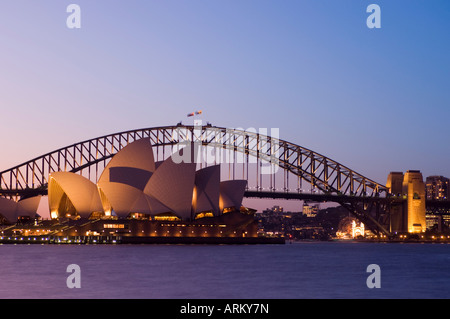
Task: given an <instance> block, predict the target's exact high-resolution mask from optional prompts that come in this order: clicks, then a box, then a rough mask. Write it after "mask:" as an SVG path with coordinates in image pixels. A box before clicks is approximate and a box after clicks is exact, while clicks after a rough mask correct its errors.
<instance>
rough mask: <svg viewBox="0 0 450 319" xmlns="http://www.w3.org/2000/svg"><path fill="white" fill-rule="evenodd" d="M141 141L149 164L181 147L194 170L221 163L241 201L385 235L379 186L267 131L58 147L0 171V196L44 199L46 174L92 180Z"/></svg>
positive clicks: (163, 131) (167, 129) (386, 201)
mask: <svg viewBox="0 0 450 319" xmlns="http://www.w3.org/2000/svg"><path fill="white" fill-rule="evenodd" d="M141 138H150V141H151V143H152V145H153V147H154V151H155V160H162V159H165V158H167V157H168V156H169V155H170V154H172V152H173V150H174V148H177V147H180V145H183V144H187V143H191V144H192V143H197V144H198V145H201V146H202V152H201V154H203V156H202V158H201V160H200V161H199V165H200V166H202V165H205V166H207V165H212V164H217V163H222V167H223V168H224V169H223V170H222V179H227V178H228V179H246V180H247V181H248V186H247V191H246V193H245V196H246V197H255V198H285V199H305V200H316V201H332V202H336V203H339V204H340V205H342V206H343V207H345V208H347V209H348V210H349V211H350V212H351V213H352V214H354V215H355V217H357V218H358V219H359V220H361V221H362V222H363V223H365V224H366V226H367V227H368V228H369V229H371V230H372V231H373V232H374V233H376V234H384V235H387V236H389V235H390V231H389V211H390V205H391V204H392V202H393V199H392V197H391V196H390V194H389V192H388V189H387V188H386V186H384V185H382V184H379V183H377V182H375V181H373V180H371V179H369V178H367V177H365V176H363V175H361V174H359V173H357V172H355V171H353V170H352V169H350V168H348V167H346V166H344V165H342V164H340V163H338V162H336V161H334V160H332V159H330V158H328V157H325V156H323V155H321V154H319V153H317V152H314V151H312V150H310V149H307V148H305V147H302V146H299V145H296V144H293V143H290V142H288V141H284V140H282V139H279V138H278V137H273V136H270V135H268V134H267V133H266V132H257V131H256V130H240V129H230V128H223V127H216V126H212V125H210V124H208V125H204V126H189V125H183V124H181V123H179V124H178V125H176V126H162V127H152V128H145V129H137V130H130V131H124V132H119V133H114V134H109V135H105V136H101V137H97V138H93V139H90V140H86V141H83V142H79V143H76V144H72V145H70V146H67V147H63V148H60V149H58V150H55V151H53V152H50V153H47V154H44V155H42V156H39V157H37V158H34V159H32V160H30V161H28V162H25V163H23V164H20V165H17V166H15V167H13V168H10V169H8V170H5V171H2V172H0V196H4V197H9V198H14V199H16V200H17V199H21V198H26V197H30V196H35V195H46V194H47V184H48V176H49V174H50V173H52V172H57V171H67V172H74V173H79V174H82V175H83V176H85V177H87V178H89V179H91V180H93V181H97V180H98V178H99V174H100V173H101V171H102V170H103V168H104V167H105V166H106V164H107V162H108V160H109V159H111V158H112V157H113V156H114V155H115V154H116V153H117V152H118V151H120V150H121V149H122V148H123V147H125V146H126V145H128V144H129V143H131V142H133V141H136V140H138V139H141ZM224 171H225V172H224ZM304 187H306V189H304ZM308 187H309V189H307V188H308ZM394 201H395V199H394Z"/></svg>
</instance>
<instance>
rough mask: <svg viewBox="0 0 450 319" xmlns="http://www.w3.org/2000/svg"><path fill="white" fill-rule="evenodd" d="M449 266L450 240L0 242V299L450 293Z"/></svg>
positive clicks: (431, 295) (429, 295)
mask: <svg viewBox="0 0 450 319" xmlns="http://www.w3.org/2000/svg"><path fill="white" fill-rule="evenodd" d="M69 264H78V265H79V266H80V268H81V288H80V289H76V288H74V289H69V288H67V286H66V279H67V277H68V276H69V273H67V272H66V268H67V266H68V265H69ZM369 264H378V265H379V266H380V267H381V288H380V289H376V288H374V289H369V288H367V286H366V279H367V276H368V275H369V273H367V272H366V268H367V266H368V265H369ZM449 265H450V245H449V244H378V243H341V242H309V243H294V244H286V245H242V246H241V245H219V246H215V245H1V246H0V270H1V271H0V297H1V298H194V299H195V298H211V299H216V298H252V299H257V298H262V299H267V298H275V299H279V298H280V299H296V298H450V274H449V272H448V270H449Z"/></svg>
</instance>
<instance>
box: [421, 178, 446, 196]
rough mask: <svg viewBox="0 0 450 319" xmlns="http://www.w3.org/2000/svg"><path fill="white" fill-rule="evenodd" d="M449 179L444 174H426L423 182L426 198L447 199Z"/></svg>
mask: <svg viewBox="0 0 450 319" xmlns="http://www.w3.org/2000/svg"><path fill="white" fill-rule="evenodd" d="M449 182H450V180H449V179H448V178H447V177H444V176H428V177H427V179H426V182H425V188H426V193H427V199H435V200H448V199H449V198H450V188H449Z"/></svg>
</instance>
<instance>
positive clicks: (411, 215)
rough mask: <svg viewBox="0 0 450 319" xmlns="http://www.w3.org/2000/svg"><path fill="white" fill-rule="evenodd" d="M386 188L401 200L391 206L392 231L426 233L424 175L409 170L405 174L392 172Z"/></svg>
mask: <svg viewBox="0 0 450 319" xmlns="http://www.w3.org/2000/svg"><path fill="white" fill-rule="evenodd" d="M386 186H387V187H388V188H389V192H390V193H391V194H393V195H394V196H398V197H399V199H401V200H400V201H399V202H394V203H393V204H392V206H391V225H390V226H391V231H392V232H408V233H420V232H424V231H425V230H426V220H425V201H426V197H425V195H426V194H425V184H424V182H423V177H422V173H421V172H420V171H415V170H409V171H407V172H406V173H405V174H403V173H401V172H391V173H390V174H389V176H388V180H387V183H386ZM405 199H406V201H405Z"/></svg>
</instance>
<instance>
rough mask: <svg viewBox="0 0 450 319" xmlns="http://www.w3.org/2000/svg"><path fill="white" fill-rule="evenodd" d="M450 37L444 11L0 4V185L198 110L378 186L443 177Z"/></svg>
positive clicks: (415, 2)
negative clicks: (40, 164) (12, 171)
mask: <svg viewBox="0 0 450 319" xmlns="http://www.w3.org/2000/svg"><path fill="white" fill-rule="evenodd" d="M70 3H76V4H78V5H79V6H80V7H81V29H69V28H67V26H66V19H67V17H68V15H69V13H66V7H67V6H68V5H69V4H70ZM371 3H376V4H378V5H379V6H380V7H381V29H369V28H368V27H367V25H366V19H367V17H368V15H369V13H366V8H367V6H368V5H369V4H371ZM449 34H450V1H448V0H442V1H437V0H431V1H422V0H420V1H419V0H408V1H406V0H401V1H400V0H396V1H392V0H389V1H381V0H371V1H360V0H340V1H336V0H322V1H313V0H308V1H301V0H283V1H276V0H258V1H257V0H239V1H238V0H228V1H224V0H189V1H187V0H183V1H182V0H168V1H167V0H164V1H161V0H157V1H149V0H141V1H137V0H134V1H133V0H131V1H105V0H96V1H87V0H86V1H82V0H71V1H61V0H53V1H50V0H41V1H31V0H29V1H25V0H14V1H13V0H2V1H1V2H0V40H1V41H0V108H1V113H0V114H1V122H0V123H1V124H0V134H1V136H2V138H1V139H0V150H1V151H0V152H1V153H0V154H1V156H0V170H5V169H8V168H10V167H12V166H14V165H16V164H19V163H22V162H25V161H27V160H29V159H32V158H34V157H37V156H39V155H42V154H44V153H47V152H49V151H52V150H54V149H57V148H60V147H64V146H66V145H69V144H72V143H75V142H79V141H82V140H85V139H89V138H93V137H96V136H101V135H104V134H109V133H114V132H118V131H122V130H129V129H135V128H144V127H152V126H161V125H173V124H176V123H177V122H179V121H184V122H185V123H189V120H188V119H187V118H186V114H187V113H189V112H192V111H195V110H198V109H201V110H203V112H204V114H203V117H202V119H203V120H204V121H209V122H211V123H212V124H213V125H217V126H226V127H241V128H250V127H254V128H279V129H280V138H282V139H285V140H288V141H290V142H293V143H296V144H299V145H301V146H304V147H307V148H310V149H313V150H314V151H316V152H319V153H321V154H323V155H325V156H328V157H330V158H332V159H334V160H336V161H338V162H341V163H342V164H344V165H346V166H348V167H350V168H352V169H354V170H355V171H357V172H359V173H361V174H363V175H365V176H367V177H369V178H372V179H374V180H376V181H378V182H381V183H385V182H386V177H387V175H388V173H389V172H390V171H406V170H408V169H419V170H421V171H422V172H423V174H424V177H425V176H429V175H444V176H448V177H450V36H449Z"/></svg>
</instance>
